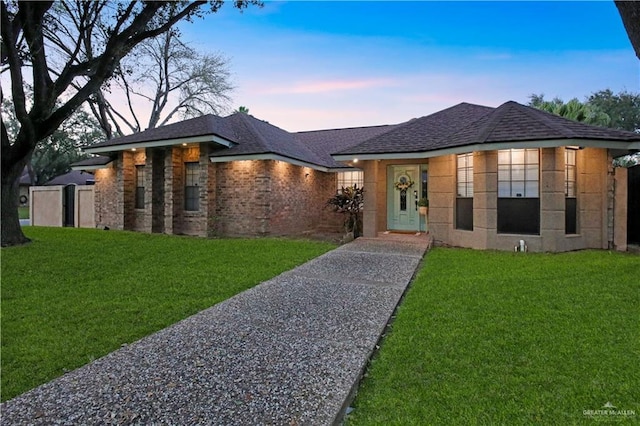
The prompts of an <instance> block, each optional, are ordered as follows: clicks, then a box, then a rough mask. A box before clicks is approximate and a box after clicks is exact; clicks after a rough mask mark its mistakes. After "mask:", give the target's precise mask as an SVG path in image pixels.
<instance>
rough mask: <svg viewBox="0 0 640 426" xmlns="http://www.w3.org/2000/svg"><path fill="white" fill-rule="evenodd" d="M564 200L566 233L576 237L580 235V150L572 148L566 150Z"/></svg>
mask: <svg viewBox="0 0 640 426" xmlns="http://www.w3.org/2000/svg"><path fill="white" fill-rule="evenodd" d="M570 160H571V161H570ZM571 184H572V185H571ZM564 199H565V209H564V233H565V234H566V235H576V234H578V150H577V149H575V148H571V147H565V149H564Z"/></svg>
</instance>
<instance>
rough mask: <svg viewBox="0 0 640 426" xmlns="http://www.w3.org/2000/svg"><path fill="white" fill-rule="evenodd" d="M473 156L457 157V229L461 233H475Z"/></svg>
mask: <svg viewBox="0 0 640 426" xmlns="http://www.w3.org/2000/svg"><path fill="white" fill-rule="evenodd" d="M473 156H474V155H473V152H466V153H463V154H458V155H456V198H455V227H456V229H459V230H461V231H473V193H474V188H473V185H474V179H473ZM461 162H462V164H461Z"/></svg>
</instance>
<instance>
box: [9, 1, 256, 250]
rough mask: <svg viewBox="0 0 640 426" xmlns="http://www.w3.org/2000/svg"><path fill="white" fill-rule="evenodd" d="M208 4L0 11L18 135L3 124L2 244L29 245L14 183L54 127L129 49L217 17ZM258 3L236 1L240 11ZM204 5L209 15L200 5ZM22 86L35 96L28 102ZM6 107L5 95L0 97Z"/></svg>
mask: <svg viewBox="0 0 640 426" xmlns="http://www.w3.org/2000/svg"><path fill="white" fill-rule="evenodd" d="M222 4H223V1H222V0H214V1H209V2H206V1H194V2H191V1H184V0H183V1H175V2H147V1H129V2H113V1H110V0H99V1H92V2H81V1H77V2H76V1H71V0H61V1H55V2H54V1H40V2H27V1H15V0H14V1H11V0H3V1H2V3H1V5H0V12H1V13H0V14H1V17H0V31H1V35H2V40H1V45H0V47H1V52H0V66H1V69H0V70H1V72H3V73H4V72H7V73H8V74H9V84H10V86H11V89H10V91H11V100H12V102H13V105H14V108H15V115H16V119H17V121H18V123H19V125H20V128H19V130H18V132H17V134H16V135H15V137H13V138H9V133H8V131H7V126H6V124H5V123H4V121H3V122H2V126H1V129H0V136H1V139H2V152H1V153H2V159H1V160H0V161H1V176H2V181H1V188H0V189H1V192H2V195H1V201H2V202H1V217H0V220H1V222H2V225H1V226H2V245H3V246H5V245H14V244H22V243H24V242H27V241H28V239H27V238H26V237H25V236H24V234H23V233H22V230H21V229H20V224H19V220H18V187H17V180H18V178H19V176H20V174H21V173H22V170H23V169H24V167H25V165H26V164H27V162H28V160H29V158H30V156H31V155H32V153H33V151H34V150H35V148H36V146H37V145H38V144H39V143H42V141H43V140H45V139H46V138H47V137H48V136H51V135H52V134H53V132H54V131H55V130H56V129H58V128H59V127H60V125H61V124H62V123H63V122H64V121H65V120H66V119H67V118H68V117H70V116H71V115H72V114H73V112H74V111H75V110H76V109H77V108H78V107H80V105H82V104H83V103H85V102H86V101H87V100H88V99H89V98H90V97H91V96H92V95H94V94H95V93H96V92H98V91H99V89H100V87H102V85H103V84H104V83H105V82H106V81H108V80H109V79H110V78H111V77H112V76H113V74H114V72H115V70H116V69H117V67H118V64H119V63H120V61H121V60H122V58H124V57H125V56H126V55H128V54H129V53H130V52H131V50H132V49H133V48H134V47H136V46H137V45H139V44H140V43H142V42H144V41H145V40H148V39H150V38H153V37H157V36H159V35H160V34H163V33H166V32H167V31H169V30H171V29H172V28H173V27H174V25H175V24H176V23H178V22H180V21H182V20H190V19H193V18H195V17H199V16H203V14H204V13H206V12H207V11H209V12H216V11H217V10H218V9H219V8H220V7H221V6H222ZM250 4H260V2H258V1H256V0H236V1H234V5H235V6H236V7H238V8H244V7H247V6H248V5H250ZM206 5H208V8H206V7H205V6H206ZM26 85H31V86H32V87H33V96H31V97H27V96H26V90H25V88H26ZM0 100H1V101H4V92H3V91H0Z"/></svg>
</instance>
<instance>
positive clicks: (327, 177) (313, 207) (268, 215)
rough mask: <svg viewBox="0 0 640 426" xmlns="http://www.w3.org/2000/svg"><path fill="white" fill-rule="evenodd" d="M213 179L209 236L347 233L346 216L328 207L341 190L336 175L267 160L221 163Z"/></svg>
mask: <svg viewBox="0 0 640 426" xmlns="http://www.w3.org/2000/svg"><path fill="white" fill-rule="evenodd" d="M214 176H215V200H216V202H215V206H216V207H215V214H214V215H213V217H212V223H211V224H210V229H211V232H210V234H216V235H300V234H303V233H306V232H313V231H315V230H316V229H318V228H320V227H322V228H323V230H325V231H327V230H328V229H327V228H329V229H335V230H337V231H339V230H341V229H342V223H343V221H344V218H343V217H342V216H341V215H338V214H335V213H333V212H332V211H331V210H330V209H329V208H325V203H326V201H327V199H328V198H329V197H330V196H331V195H333V193H334V192H335V189H336V176H335V174H334V173H324V172H320V171H317V170H313V169H311V168H308V167H300V166H294V165H292V164H289V163H285V162H282V161H273V160H265V161H234V162H230V163H218V164H216V165H215V175H214ZM212 185H213V183H212ZM212 191H213V189H212Z"/></svg>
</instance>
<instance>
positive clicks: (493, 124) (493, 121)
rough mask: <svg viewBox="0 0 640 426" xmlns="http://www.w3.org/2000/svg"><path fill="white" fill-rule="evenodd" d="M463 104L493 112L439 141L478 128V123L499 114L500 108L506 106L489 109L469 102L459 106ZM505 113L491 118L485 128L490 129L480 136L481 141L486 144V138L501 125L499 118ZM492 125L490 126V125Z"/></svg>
mask: <svg viewBox="0 0 640 426" xmlns="http://www.w3.org/2000/svg"><path fill="white" fill-rule="evenodd" d="M462 104H466V105H473V106H480V107H485V108H491V111H487V113H486V114H485V115H483V116H482V117H479V118H478V119H476V120H474V121H472V122H471V123H469V124H467V125H466V126H463V127H461V128H460V129H458V130H456V131H455V132H452V133H450V134H448V135H446V136H442V137H441V138H440V139H439V140H440V141H442V140H447V139H451V138H453V137H455V136H456V135H457V134H459V133H462V132H464V131H466V130H467V129H469V128H471V127H473V126H476V125H477V123H478V122H479V121H482V120H486V119H487V117H488V116H491V115H495V113H496V112H498V111H499V110H500V108H501V107H502V106H503V105H504V104H503V105H500V106H499V107H498V108H492V107H487V106H485V105H477V104H470V103H468V102H461V103H460V104H458V105H462ZM503 114H504V113H502V112H501V113H500V114H499V115H496V116H495V117H491V118H490V119H489V123H488V124H486V125H485V126H484V127H488V128H487V129H485V130H484V131H482V132H481V133H480V135H479V140H480V141H482V142H484V141H485V140H486V138H487V137H488V136H489V134H490V133H491V132H492V131H493V129H495V127H496V126H497V125H498V123H499V121H500V120H499V118H500V117H502V115H503ZM489 124H490V125H489Z"/></svg>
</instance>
